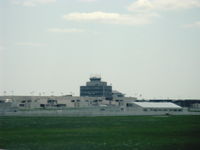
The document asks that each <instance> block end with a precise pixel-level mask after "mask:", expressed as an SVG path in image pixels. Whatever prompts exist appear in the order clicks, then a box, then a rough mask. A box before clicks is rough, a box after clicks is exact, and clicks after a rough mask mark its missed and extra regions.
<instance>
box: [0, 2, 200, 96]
mask: <svg viewBox="0 0 200 150" xmlns="http://www.w3.org/2000/svg"><path fill="white" fill-rule="evenodd" d="M199 66H200V0H1V1H0V95H2V94H3V91H7V93H8V94H10V93H11V91H14V94H18V95H29V94H30V92H31V91H35V95H38V93H39V92H45V93H46V94H50V92H51V91H54V92H55V95H60V93H61V92H63V93H65V94H69V93H70V92H73V93H74V94H75V95H78V94H79V86H80V85H84V84H85V82H86V81H87V80H88V78H89V77H90V75H91V74H101V76H102V78H103V80H104V81H107V82H108V83H112V85H113V89H116V90H119V91H121V92H123V93H126V94H127V95H128V96H138V95H139V94H142V95H143V97H144V98H200V69H199Z"/></svg>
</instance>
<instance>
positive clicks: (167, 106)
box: [127, 102, 182, 112]
mask: <svg viewBox="0 0 200 150" xmlns="http://www.w3.org/2000/svg"><path fill="white" fill-rule="evenodd" d="M127 108H130V109H136V110H142V111H148V112H180V111H182V107H180V106H178V105H176V104H174V103H170V102H130V103H127Z"/></svg>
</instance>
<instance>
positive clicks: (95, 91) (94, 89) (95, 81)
mask: <svg viewBox="0 0 200 150" xmlns="http://www.w3.org/2000/svg"><path fill="white" fill-rule="evenodd" d="M80 96H91V97H105V98H106V99H112V86H108V85H107V82H103V81H101V77H97V76H93V77H90V81H89V82H87V83H86V86H80Z"/></svg>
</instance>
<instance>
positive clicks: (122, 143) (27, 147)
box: [0, 116, 200, 150]
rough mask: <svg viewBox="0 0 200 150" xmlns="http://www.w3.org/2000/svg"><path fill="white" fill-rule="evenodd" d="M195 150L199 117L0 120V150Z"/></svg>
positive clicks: (199, 133)
mask: <svg viewBox="0 0 200 150" xmlns="http://www.w3.org/2000/svg"><path fill="white" fill-rule="evenodd" d="M199 148H200V116H168V117H167V116H127V117H0V149H8V150H198V149H199Z"/></svg>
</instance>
